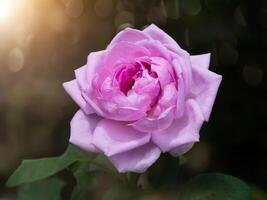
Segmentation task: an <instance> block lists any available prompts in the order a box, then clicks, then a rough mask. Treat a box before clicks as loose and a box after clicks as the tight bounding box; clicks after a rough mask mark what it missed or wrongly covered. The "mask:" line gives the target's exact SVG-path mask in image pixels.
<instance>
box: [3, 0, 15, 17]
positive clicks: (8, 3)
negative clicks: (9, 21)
mask: <svg viewBox="0 0 267 200" xmlns="http://www.w3.org/2000/svg"><path fill="white" fill-rule="evenodd" d="M13 4H14V0H0V20H3V19H6V18H7V17H8V16H10V14H11V7H12V6H13Z"/></svg>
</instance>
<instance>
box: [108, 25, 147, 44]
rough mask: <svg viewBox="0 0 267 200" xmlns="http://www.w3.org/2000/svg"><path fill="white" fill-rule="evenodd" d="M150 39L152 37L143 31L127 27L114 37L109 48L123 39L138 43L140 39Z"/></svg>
mask: <svg viewBox="0 0 267 200" xmlns="http://www.w3.org/2000/svg"><path fill="white" fill-rule="evenodd" d="M149 39H150V37H149V36H148V35H147V34H145V33H143V32H142V31H139V30H136V29H132V28H126V29H124V30H123V31H121V32H119V33H118V34H117V35H116V36H115V37H114V38H113V40H112V41H111V43H110V44H109V47H108V48H110V47H111V46H113V45H115V44H117V43H119V42H122V41H125V42H131V43H136V42H138V41H142V40H149Z"/></svg>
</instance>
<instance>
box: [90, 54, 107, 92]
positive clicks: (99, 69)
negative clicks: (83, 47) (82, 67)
mask: <svg viewBox="0 0 267 200" xmlns="http://www.w3.org/2000/svg"><path fill="white" fill-rule="evenodd" d="M105 54H106V51H98V52H92V53H90V54H89V56H88V58H87V65H86V76H87V80H88V90H89V91H92V90H93V87H92V86H93V81H94V80H97V82H100V84H101V83H102V82H103V80H105V78H106V77H107V76H108V74H109V72H110V71H109V69H108V68H107V67H105V68H104V57H105ZM99 73H101V74H99Z"/></svg>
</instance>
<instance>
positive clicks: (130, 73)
mask: <svg viewBox="0 0 267 200" xmlns="http://www.w3.org/2000/svg"><path fill="white" fill-rule="evenodd" d="M144 71H147V72H148V74H149V75H150V76H151V77H152V78H157V77H158V75H157V73H156V72H154V71H151V64H150V63H148V62H144V61H140V62H135V63H134V64H126V65H123V66H122V67H120V68H118V69H117V70H116V72H115V79H116V82H117V83H118V84H119V88H120V90H121V91H122V92H123V93H124V94H125V95H127V93H128V91H129V90H131V89H132V87H133V85H134V84H135V81H136V79H138V78H141V77H143V72H144Z"/></svg>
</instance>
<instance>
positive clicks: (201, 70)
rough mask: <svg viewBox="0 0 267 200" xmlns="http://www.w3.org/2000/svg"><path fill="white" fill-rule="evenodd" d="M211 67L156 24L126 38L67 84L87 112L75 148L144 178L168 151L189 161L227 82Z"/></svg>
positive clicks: (76, 124) (76, 130)
mask: <svg viewBox="0 0 267 200" xmlns="http://www.w3.org/2000/svg"><path fill="white" fill-rule="evenodd" d="M209 62H210V54H203V55H197V56H190V55H189V54H188V52H186V51H185V50H183V49H182V48H181V47H180V46H179V45H178V44H177V43H176V42H175V41H174V40H173V39H172V38H171V37H170V36H168V35H167V34H166V33H165V32H164V31H162V30H161V29H159V28H158V27H157V26H155V25H150V26H148V27H147V28H146V29H144V30H143V31H139V30H135V29H130V28H127V29H125V30H123V31H121V32H120V33H118V35H116V36H115V38H114V39H113V40H112V41H111V43H110V44H109V45H108V47H107V48H106V49H105V50H103V51H98V52H93V53H90V55H89V56H88V61H87V64H86V65H85V66H83V67H81V68H79V69H77V70H75V76H76V79H74V80H72V81H70V82H66V83H64V84H63V86H64V88H65V90H66V91H67V92H68V93H69V95H70V96H71V97H72V98H73V100H74V101H75V102H76V103H77V104H78V105H79V106H80V108H81V109H80V110H79V111H78V112H77V113H76V114H75V116H74V117H73V119H72V121H71V137H70V142H71V143H72V144H74V145H77V146H79V147H80V148H82V149H84V150H87V151H90V152H97V153H102V154H104V155H105V156H107V157H108V158H109V160H110V161H111V162H112V163H113V164H114V166H115V167H116V168H117V169H118V171H119V172H138V173H142V172H144V171H146V169H147V168H148V167H150V166H151V165H152V164H153V163H154V162H155V161H156V160H157V159H158V158H159V156H160V154H161V152H169V153H170V154H172V155H173V156H179V155H181V154H184V153H185V152H187V151H188V150H189V149H190V148H191V147H192V146H193V144H194V143H195V142H198V141H199V130H200V128H201V126H202V124H203V122H204V121H208V119H209V116H210V113H211V110H212V106H213V103H214V100H215V97H216V93H217V91H218V88H219V85H220V83H221V80H222V77H221V76H220V75H218V74H215V73H213V72H211V71H209V69H208V67H209Z"/></svg>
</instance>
